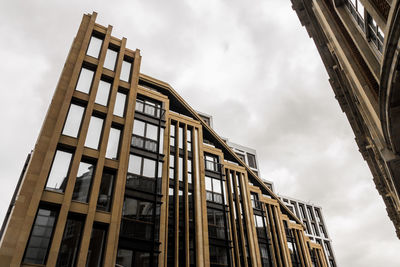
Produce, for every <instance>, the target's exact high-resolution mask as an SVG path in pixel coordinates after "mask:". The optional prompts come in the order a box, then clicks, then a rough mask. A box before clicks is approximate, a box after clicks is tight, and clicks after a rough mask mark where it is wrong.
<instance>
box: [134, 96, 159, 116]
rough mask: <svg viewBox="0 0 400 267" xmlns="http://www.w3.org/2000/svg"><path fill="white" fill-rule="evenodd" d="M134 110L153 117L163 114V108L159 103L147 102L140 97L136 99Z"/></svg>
mask: <svg viewBox="0 0 400 267" xmlns="http://www.w3.org/2000/svg"><path fill="white" fill-rule="evenodd" d="M135 110H136V111H137V112H140V113H143V114H146V115H149V116H151V117H155V118H159V117H160V116H161V115H162V114H163V112H162V110H163V109H162V108H161V107H160V105H157V104H152V103H148V102H145V101H143V100H140V99H136V106H135Z"/></svg>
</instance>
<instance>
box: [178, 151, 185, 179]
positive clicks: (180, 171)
mask: <svg viewBox="0 0 400 267" xmlns="http://www.w3.org/2000/svg"><path fill="white" fill-rule="evenodd" d="M178 166H179V172H178V180H179V181H180V182H183V176H184V166H183V158H182V157H181V156H179V158H178Z"/></svg>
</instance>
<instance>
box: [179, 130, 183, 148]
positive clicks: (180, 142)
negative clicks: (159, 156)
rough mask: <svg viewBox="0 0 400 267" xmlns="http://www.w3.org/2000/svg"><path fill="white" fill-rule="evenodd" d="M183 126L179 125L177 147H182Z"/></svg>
mask: <svg viewBox="0 0 400 267" xmlns="http://www.w3.org/2000/svg"><path fill="white" fill-rule="evenodd" d="M183 138H184V137H183V128H182V127H179V148H180V149H183Z"/></svg>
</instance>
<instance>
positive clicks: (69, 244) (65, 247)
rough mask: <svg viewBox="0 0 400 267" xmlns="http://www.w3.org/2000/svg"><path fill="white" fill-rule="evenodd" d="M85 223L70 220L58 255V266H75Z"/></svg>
mask: <svg viewBox="0 0 400 267" xmlns="http://www.w3.org/2000/svg"><path fill="white" fill-rule="evenodd" d="M82 228H83V221H80V220H76V219H68V220H67V224H66V225H65V230H64V235H63V239H62V241H61V247H60V251H59V254H58V259H57V266H75V264H76V260H77V258H78V252H79V250H78V248H79V243H80V240H81V234H82Z"/></svg>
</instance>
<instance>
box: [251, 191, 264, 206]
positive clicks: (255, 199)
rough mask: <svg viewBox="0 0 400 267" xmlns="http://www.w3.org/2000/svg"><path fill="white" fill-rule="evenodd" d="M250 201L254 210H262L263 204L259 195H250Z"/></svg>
mask: <svg viewBox="0 0 400 267" xmlns="http://www.w3.org/2000/svg"><path fill="white" fill-rule="evenodd" d="M250 199H251V204H252V206H253V208H254V209H258V210H261V209H262V205H261V202H260V201H259V200H258V194H257V193H250Z"/></svg>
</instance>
